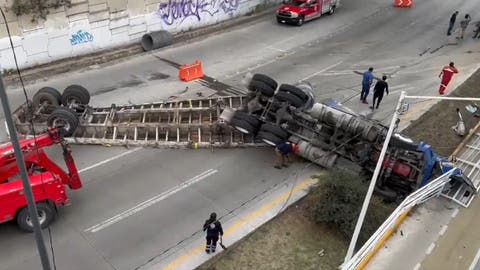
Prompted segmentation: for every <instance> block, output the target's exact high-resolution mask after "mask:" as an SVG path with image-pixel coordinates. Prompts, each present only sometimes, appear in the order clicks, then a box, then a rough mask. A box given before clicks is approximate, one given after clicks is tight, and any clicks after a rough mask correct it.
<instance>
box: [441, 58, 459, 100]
mask: <svg viewBox="0 0 480 270" xmlns="http://www.w3.org/2000/svg"><path fill="white" fill-rule="evenodd" d="M455 73H458V70H457V68H456V67H455V64H454V63H453V62H450V64H449V65H448V66H445V67H443V69H442V71H441V72H440V74H439V75H438V77H439V78H441V79H442V82H441V83H440V88H439V89H438V93H439V94H440V95H443V94H444V93H445V89H446V88H447V85H448V83H450V80H452V77H453V74H455Z"/></svg>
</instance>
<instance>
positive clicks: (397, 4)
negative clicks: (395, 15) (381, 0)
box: [393, 0, 413, 8]
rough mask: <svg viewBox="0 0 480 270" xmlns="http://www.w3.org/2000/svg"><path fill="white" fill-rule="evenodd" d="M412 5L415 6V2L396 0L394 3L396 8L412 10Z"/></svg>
mask: <svg viewBox="0 0 480 270" xmlns="http://www.w3.org/2000/svg"><path fill="white" fill-rule="evenodd" d="M412 5H413V0H394V1H393V6H394V7H402V8H411V7H412Z"/></svg>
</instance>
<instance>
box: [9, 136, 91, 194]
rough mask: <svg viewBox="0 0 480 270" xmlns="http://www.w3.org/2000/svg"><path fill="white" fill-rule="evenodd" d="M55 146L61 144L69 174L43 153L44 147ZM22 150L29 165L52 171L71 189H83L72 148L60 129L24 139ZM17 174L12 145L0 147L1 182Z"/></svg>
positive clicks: (21, 142)
mask: <svg viewBox="0 0 480 270" xmlns="http://www.w3.org/2000/svg"><path fill="white" fill-rule="evenodd" d="M54 144H60V146H61V147H62V149H63V158H64V160H65V164H66V165H67V168H68V173H66V172H64V171H63V170H62V168H60V166H58V165H57V164H55V163H54V162H53V161H51V160H50V159H49V158H48V157H47V155H46V154H45V152H44V151H43V148H44V147H47V146H51V145H54ZM20 148H21V150H22V153H23V156H24V160H25V163H26V164H27V165H33V164H34V165H38V166H40V167H42V168H44V169H46V170H47V171H50V172H51V173H53V174H55V175H57V176H58V177H59V178H60V179H61V181H62V183H63V184H65V185H68V186H69V187H70V188H71V189H80V188H81V187H82V182H81V181H80V177H79V174H78V170H77V168H76V165H75V162H74V160H73V157H72V154H71V150H70V147H69V145H68V144H67V143H66V142H65V141H64V140H63V138H62V136H61V135H60V133H59V130H58V129H55V128H49V129H48V130H47V132H46V133H44V134H40V135H38V136H36V137H35V138H29V139H23V140H21V141H20ZM27 167H30V166H27ZM17 173H18V167H17V164H16V158H15V154H14V151H13V146H12V145H11V144H10V143H8V144H4V145H2V146H0V176H1V178H0V182H1V181H6V180H7V179H8V178H10V177H12V176H14V175H16V174H17Z"/></svg>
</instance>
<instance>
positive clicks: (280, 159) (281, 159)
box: [274, 141, 298, 169]
mask: <svg viewBox="0 0 480 270" xmlns="http://www.w3.org/2000/svg"><path fill="white" fill-rule="evenodd" d="M297 151H298V145H296V144H294V143H291V142H288V141H285V142H282V143H280V144H278V145H277V147H275V153H276V154H277V161H276V164H275V166H274V167H275V168H276V169H281V168H282V167H288V165H287V163H286V162H285V161H288V160H289V158H288V157H289V155H290V154H291V153H295V152H297Z"/></svg>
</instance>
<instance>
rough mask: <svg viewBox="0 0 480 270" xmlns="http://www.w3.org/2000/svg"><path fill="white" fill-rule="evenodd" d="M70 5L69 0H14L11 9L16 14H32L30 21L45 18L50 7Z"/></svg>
mask: <svg viewBox="0 0 480 270" xmlns="http://www.w3.org/2000/svg"><path fill="white" fill-rule="evenodd" d="M61 6H67V7H70V6H71V0H14V1H13V4H12V11H13V12H14V13H15V14H16V15H17V16H21V15H32V21H37V20H38V19H39V18H42V19H46V18H47V15H48V13H49V9H50V8H59V7H61Z"/></svg>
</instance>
